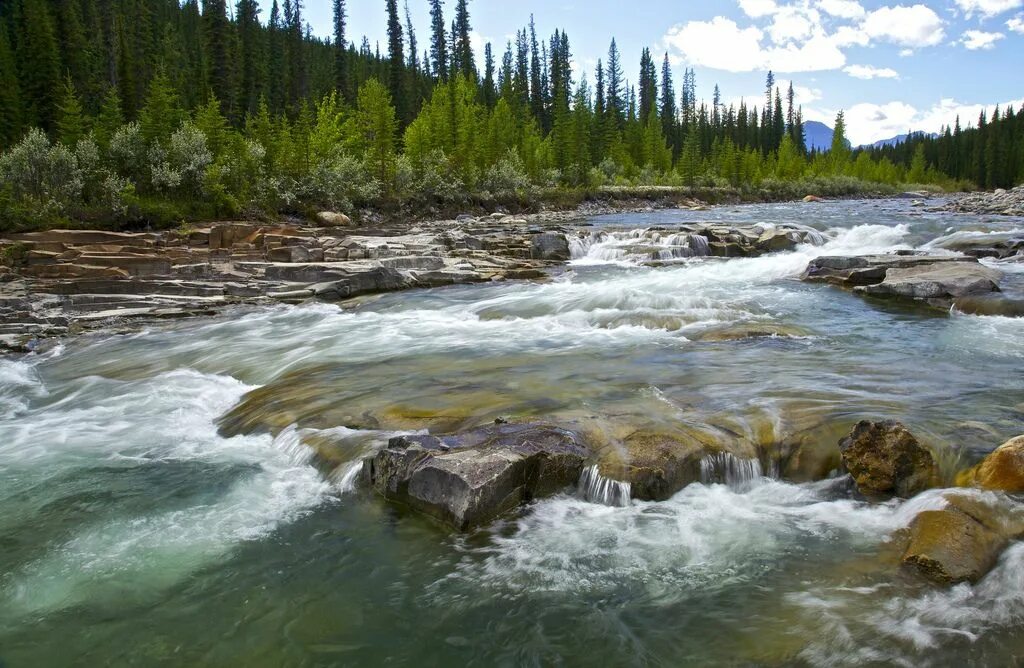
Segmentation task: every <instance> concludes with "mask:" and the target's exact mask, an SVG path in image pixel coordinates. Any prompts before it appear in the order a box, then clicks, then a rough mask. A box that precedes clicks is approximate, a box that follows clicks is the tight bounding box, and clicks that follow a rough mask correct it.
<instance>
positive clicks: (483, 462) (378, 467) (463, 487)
mask: <svg viewBox="0 0 1024 668" xmlns="http://www.w3.org/2000/svg"><path fill="white" fill-rule="evenodd" d="M589 454H590V452H589V449H588V448H587V446H586V445H585V444H584V442H583V440H582V439H581V438H580V437H579V436H578V435H577V434H576V433H574V432H572V431H568V430H566V429H562V428H560V427H556V426H552V425H547V424H502V425H494V426H490V427H483V428H480V429H475V430H472V431H469V432H464V433H459V434H455V435H452V436H399V437H396V438H393V439H391V441H390V442H389V443H388V446H387V447H386V448H384V449H383V450H381V451H380V452H378V453H377V454H375V455H374V456H372V457H369V458H367V459H366V460H364V462H363V471H362V478H363V481H364V482H365V483H366V484H367V485H368V486H369V487H370V488H372V489H373V490H375V491H377V492H378V493H380V494H381V495H383V496H384V497H385V498H386V499H389V500H391V501H396V502H399V503H402V504H405V505H407V506H409V507H410V508H412V509H413V510H416V511H418V512H420V513H423V514H425V515H428V516H430V517H433V518H434V519H436V520H438V521H440V522H442V523H443V524H445V525H447V526H449V527H451V528H454V529H456V530H458V531H466V530H468V529H471V528H473V527H476V526H480V525H482V524H485V523H487V522H489V521H491V520H493V519H495V518H496V517H498V516H500V515H501V514H503V513H505V512H507V511H510V510H512V509H514V508H516V507H517V506H519V505H520V504H522V503H525V502H528V501H530V500H532V499H536V498H542V497H545V496H550V495H552V494H555V493H557V492H558V491H560V490H562V489H565V488H566V487H569V486H571V485H574V484H576V482H577V481H578V480H579V478H580V474H581V472H582V471H583V464H584V462H585V460H586V459H587V457H588V456H589Z"/></svg>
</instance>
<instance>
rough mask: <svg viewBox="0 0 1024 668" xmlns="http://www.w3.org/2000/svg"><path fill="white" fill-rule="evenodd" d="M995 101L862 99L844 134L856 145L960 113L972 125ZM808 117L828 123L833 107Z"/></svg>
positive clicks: (934, 126) (937, 126) (928, 127)
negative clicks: (920, 105) (924, 104)
mask: <svg viewBox="0 0 1024 668" xmlns="http://www.w3.org/2000/svg"><path fill="white" fill-rule="evenodd" d="M1022 105H1024V99H1020V100H1010V101H1008V102H1004V103H1001V104H1000V105H999V108H1000V109H1006V108H1007V107H1008V106H1014V107H1016V108H1018V109H1019V108H1020V107H1021V106H1022ZM995 107H996V105H994V104H990V105H984V104H964V103H961V102H957V101H956V100H954V99H942V100H940V101H939V102H938V103H937V104H935V105H933V106H932V107H930V108H928V109H917V108H915V107H914V106H912V105H909V104H907V103H906V102H889V103H886V104H871V103H862V104H857V105H854V106H853V107H851V108H849V109H847V110H846V114H845V116H846V129H847V136H848V137H849V138H850V141H851V142H852V143H853V144H854V145H855V146H857V145H860V144H870V143H872V142H876V141H879V140H881V139H889V138H890V137H895V136H896V135H901V134H903V133H905V132H908V131H913V132H939V131H940V130H941V129H942V128H943V127H945V126H952V125H953V124H954V123H955V122H956V119H957V116H959V117H960V124H961V126H963V127H966V126H968V125H974V124H976V123H977V121H978V116H979V115H980V114H981V112H982V110H985V111H986V113H987V114H988V115H989V116H991V115H992V112H993V110H994V109H995ZM804 115H805V117H806V118H807V119H808V120H816V121H821V122H823V123H827V124H829V125H830V126H831V125H832V122H833V121H834V119H835V111H834V110H829V109H815V110H807V111H805V114H804Z"/></svg>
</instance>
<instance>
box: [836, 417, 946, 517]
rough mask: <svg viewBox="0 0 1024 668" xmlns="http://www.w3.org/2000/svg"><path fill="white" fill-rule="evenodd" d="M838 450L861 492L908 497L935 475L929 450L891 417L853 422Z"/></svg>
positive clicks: (933, 463) (925, 486)
mask: <svg viewBox="0 0 1024 668" xmlns="http://www.w3.org/2000/svg"><path fill="white" fill-rule="evenodd" d="M839 452H840V455H841V456H842V459H843V464H844V465H845V466H846V469H847V470H848V471H849V472H850V474H851V475H852V476H853V480H854V482H855V483H856V485H857V489H858V490H859V491H860V492H861V494H864V495H865V496H871V497H882V496H893V495H895V496H900V497H904V498H907V497H911V496H914V495H915V494H917V493H919V492H922V491H924V490H925V489H928V488H929V487H931V486H932V485H933V483H934V482H935V479H936V477H937V475H938V468H937V467H936V464H935V459H934V458H933V457H932V454H931V452H929V451H928V449H927V448H925V447H924V446H922V445H921V444H920V443H918V441H917V439H916V438H914V435H913V434H911V433H910V432H909V431H908V430H907V428H906V427H904V426H903V425H902V424H900V423H899V422H896V421H893V420H887V421H884V422H870V421H867V420H864V421H861V422H859V423H857V425H856V426H855V427H854V428H853V431H851V432H850V434H849V435H848V436H846V437H845V438H843V439H842V440H840V441H839Z"/></svg>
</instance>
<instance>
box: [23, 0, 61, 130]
mask: <svg viewBox="0 0 1024 668" xmlns="http://www.w3.org/2000/svg"><path fill="white" fill-rule="evenodd" d="M17 26H18V27H17V35H18V37H17V41H16V50H15V54H14V55H15V60H16V62H17V65H18V81H19V84H20V90H21V94H22V95H23V96H24V102H25V105H24V109H25V116H26V118H25V119H24V120H25V121H27V122H28V123H30V124H32V125H37V126H39V127H41V128H42V129H43V130H46V131H50V130H53V129H54V123H55V121H56V116H57V100H56V96H57V95H58V94H59V93H60V83H61V76H60V54H59V51H58V44H57V37H56V31H55V29H54V24H53V16H52V15H51V14H50V11H49V9H48V8H47V6H46V1H45V0H23V1H22V4H21V16H20V21H18V23H17Z"/></svg>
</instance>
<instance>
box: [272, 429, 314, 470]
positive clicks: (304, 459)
mask: <svg viewBox="0 0 1024 668" xmlns="http://www.w3.org/2000/svg"><path fill="white" fill-rule="evenodd" d="M274 447H276V448H277V449H279V450H281V451H282V452H284V453H285V455H286V456H287V457H288V459H289V460H291V462H292V463H293V464H295V465H296V466H302V465H304V464H308V463H309V462H310V460H311V459H312V458H313V449H312V448H310V447H309V446H308V445H306V444H305V443H303V442H302V437H301V436H300V435H299V430H298V429H297V428H296V427H295V425H289V426H288V427H286V428H285V429H283V430H282V431H281V433H279V434H278V435H277V436H275V437H274Z"/></svg>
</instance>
